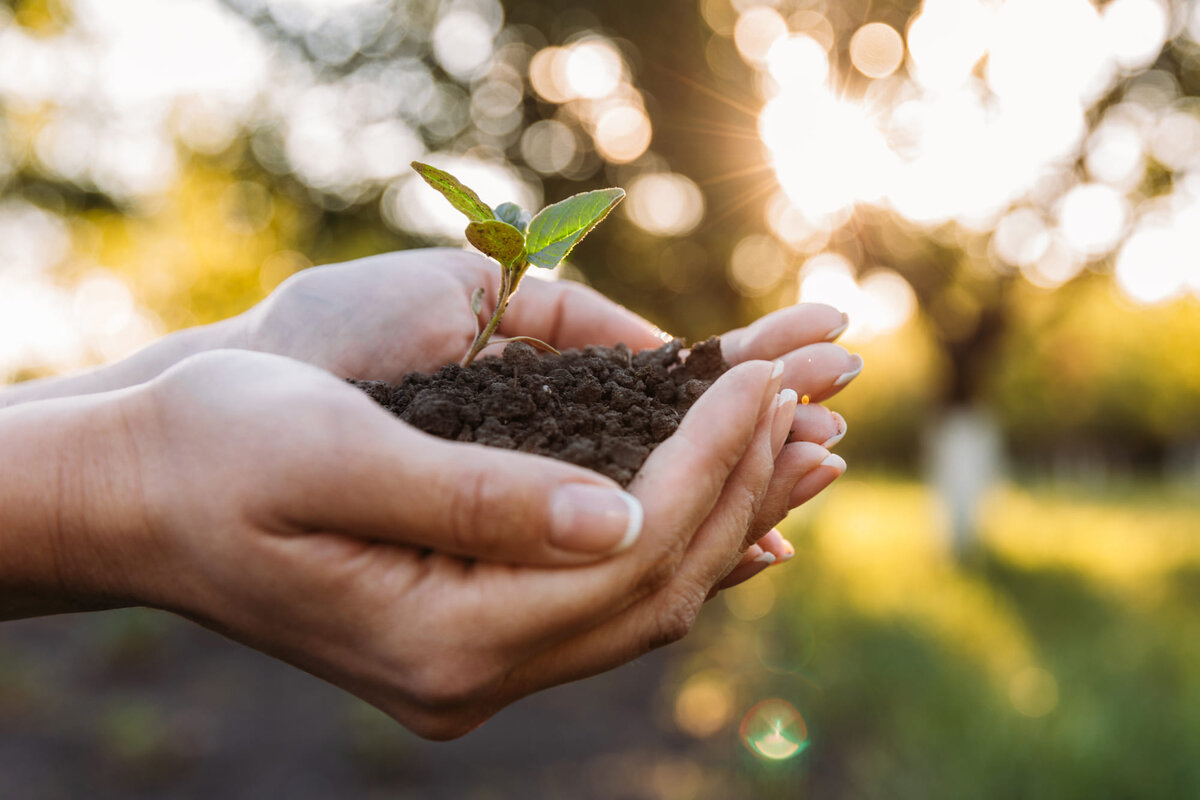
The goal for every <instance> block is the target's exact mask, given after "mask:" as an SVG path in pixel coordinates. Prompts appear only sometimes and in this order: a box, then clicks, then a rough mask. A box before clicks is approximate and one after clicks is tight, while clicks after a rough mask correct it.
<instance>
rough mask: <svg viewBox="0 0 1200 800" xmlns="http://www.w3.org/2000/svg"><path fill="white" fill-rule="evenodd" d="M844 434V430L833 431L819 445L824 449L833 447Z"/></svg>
mask: <svg viewBox="0 0 1200 800" xmlns="http://www.w3.org/2000/svg"><path fill="white" fill-rule="evenodd" d="M845 435H846V432H845V431H842V432H841V433H835V434H834V435H833V436H830V437H829V438H828V439H826V440H825V441H823V442H821V447H824V448H825V449H826V450H828V449H829V448H831V447H833V446H834V445H835V444H837V443H838V442H840V441H841V440H842V438H843V437H844V436H845Z"/></svg>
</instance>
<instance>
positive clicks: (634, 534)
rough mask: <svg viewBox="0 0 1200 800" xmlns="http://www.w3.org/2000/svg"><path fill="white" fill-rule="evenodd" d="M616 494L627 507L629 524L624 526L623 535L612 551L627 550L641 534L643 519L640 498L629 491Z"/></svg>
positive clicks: (643, 513) (643, 514)
mask: <svg viewBox="0 0 1200 800" xmlns="http://www.w3.org/2000/svg"><path fill="white" fill-rule="evenodd" d="M618 496H619V497H620V498H621V499H622V500H624V501H625V505H626V507H628V509H629V524H628V525H626V526H625V535H624V536H622V537H621V541H620V542H618V543H617V546H616V547H614V548H613V549H612V551H611V552H613V553H619V552H621V551H622V550H628V549H629V548H630V547H632V546H633V543H634V542H636V541H637V540H638V537H639V536H641V535H642V522H643V521H644V519H645V512H644V511H642V503H641V501H640V500H638V499H637V498H636V497H634V496H633V495H631V494H630V493H629V492H618Z"/></svg>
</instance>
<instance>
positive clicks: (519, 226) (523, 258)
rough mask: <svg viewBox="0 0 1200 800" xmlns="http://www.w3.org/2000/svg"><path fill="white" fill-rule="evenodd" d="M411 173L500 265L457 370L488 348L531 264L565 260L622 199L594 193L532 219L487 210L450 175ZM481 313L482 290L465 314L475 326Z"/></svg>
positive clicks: (618, 193) (509, 208)
mask: <svg viewBox="0 0 1200 800" xmlns="http://www.w3.org/2000/svg"><path fill="white" fill-rule="evenodd" d="M412 168H413V169H414V170H416V171H417V174H418V175H420V176H421V177H422V178H424V179H425V182H426V183H428V184H429V185H430V186H432V187H433V188H435V189H437V190H438V191H439V192H441V193H442V195H444V196H445V198H446V199H447V200H449V201H450V204H451V205H452V206H454V207H455V208H457V209H458V210H459V211H461V212H462V213H463V214H464V215H465V216H466V217H467V219H469V220H470V222H469V223H468V224H467V241H469V242H470V243H471V244H472V245H474V246H475V249H477V250H479V251H480V252H481V253H483V254H484V255H486V256H489V257H491V258H493V259H494V260H496V261H497V262H499V264H500V290H499V292H498V293H497V296H496V310H495V311H494V312H493V313H492V318H491V319H490V320H488V324H487V325H486V326H485V327H484V328H483V330H481V331H478V333H477V334H476V336H475V341H474V343H472V345H471V349H470V350H468V351H467V354H466V355H465V356H463V360H462V366H464V367H465V366H467V365H468V364H470V363H471V362H472V361H474V360H475V356H477V355H479V352H480V351H481V350H483V348H485V347H487V346H488V344H490V343H492V341H491V339H492V334H493V333H495V332H496V328H497V327H499V325H500V318H501V317H503V316H504V312H505V310H506V309H507V308H508V301H509V300H511V299H512V296H513V295H514V294H515V293H516V291H517V285H518V284H519V283H520V282H521V278H522V277H523V276H524V275H525V271H526V270H527V269H529V266H530V265H531V264H532V265H533V266H535V267H541V268H542V269H553V268H554V267H556V266H558V263H559V262H560V261H562V260H563V259H564V258H566V257H567V254H568V253H570V252H571V250H572V249H573V248H574V247H575V245H577V244H579V242H580V240H581V239H583V237H584V236H587V235H588V233H589V232H590V231H591V230H592V228H594V227H596V226H597V225H598V224H599V223H600V221H601V220H603V219H604V218H605V217H606V216H608V212H610V211H612V210H613V208H615V207H616V205H617V203H619V202H621V199H622V198H624V197H625V190H624V189H598V190H596V191H594V192H584V193H583V194H577V195H575V196H573V197H568V198H567V199H566V200H562V201H560V202H558V203H554V204H553V205H549V206H546V207H545V208H543V209H542V210H541V211H539V212H537V213H536V214H534V215H533V216H532V218H531V217H530V215H529V212H528V211H524V210H523V209H522V208H521V207H520V206H518V205H517V204H516V203H501V204H500V205H498V206H496V208H495V209H492V208H489V207H488V206H487V204H485V203H484V202H483V201H482V200H480V199H479V195H477V194H476V193H475V192H473V191H472V190H471V189H469V188H467V187H466V186H463V185H462V183H460V182H459V181H458V179H457V178H455V177H454V176H453V175H451V174H450V173H448V172H443V171H442V170H440V169H438V168H437V167H431V166H429V165H428V164H422V163H420V162H419V161H414V162H412ZM482 307H483V289H482V288H481V289H476V290H475V292H474V294H472V295H471V310H472V311H474V312H475V317H476V320H478V318H479V312H480V310H481V309H482ZM514 340H522V341H527V342H532V343H534V344H537V345H540V346H541V347H543V348H545V349H548V350H553V351H554V352H558V351H557V350H554V348H553V347H551V346H550V345H548V344H546V343H545V342H541V341H538V340H536V339H533V338H531V337H528V336H515V337H513V338H512V339H504V340H498V341H514Z"/></svg>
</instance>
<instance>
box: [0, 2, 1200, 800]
mask: <svg viewBox="0 0 1200 800" xmlns="http://www.w3.org/2000/svg"><path fill="white" fill-rule="evenodd" d="M417 158H419V159H423V160H429V161H432V162H433V163H435V164H437V165H439V166H442V167H444V168H447V169H449V170H451V171H452V172H454V173H456V174H457V175H459V176H460V177H461V178H462V179H463V180H464V181H465V182H466V183H468V184H469V185H471V186H473V187H475V188H477V189H478V190H479V192H480V194H481V195H482V196H483V198H484V199H485V200H486V201H488V202H489V203H491V204H493V205H495V204H498V203H500V202H503V201H507V200H516V201H518V202H520V203H521V204H522V205H524V206H526V207H538V205H539V204H540V203H542V202H543V201H547V202H548V201H553V200H557V199H560V198H562V197H564V196H566V195H568V194H571V193H574V192H577V191H582V190H585V189H590V188H596V187H600V186H609V185H619V186H623V187H625V188H626V189H627V190H628V192H629V195H628V198H627V200H626V202H625V203H624V204H623V205H622V206H621V208H620V211H619V213H618V214H617V215H616V216H615V218H614V219H615V221H614V222H611V223H609V224H606V225H605V226H602V227H601V228H600V229H599V230H598V231H597V232H596V233H595V234H593V235H592V236H591V237H590V238H589V240H588V243H587V246H586V247H584V248H581V250H580V251H579V253H578V254H577V255H576V256H575V257H573V260H572V262H571V263H570V264H569V265H567V266H566V267H565V268H563V269H562V270H560V272H561V273H562V274H561V275H559V277H560V278H561V279H569V280H579V281H585V282H587V283H590V284H592V285H594V286H595V287H597V288H598V289H600V290H601V291H603V292H605V293H606V294H607V295H609V296H610V297H612V298H614V299H615V300H617V301H619V302H622V303H624V304H626V305H628V306H630V307H631V308H633V309H635V310H637V311H638V312H640V313H642V314H643V315H645V316H646V317H648V318H649V319H651V320H652V321H654V322H655V323H657V324H658V325H660V326H662V327H663V328H665V329H666V330H669V331H672V332H674V333H677V334H679V335H685V336H688V337H693V338H694V337H701V336H706V335H709V334H713V333H718V332H720V331H723V330H727V329H729V328H730V327H733V326H736V325H740V324H744V323H746V322H748V321H750V320H752V319H754V318H756V317H758V316H760V315H762V314H764V313H766V312H768V311H770V310H772V309H775V308H778V307H781V306H784V305H786V304H790V303H792V302H795V301H796V300H797V299H800V300H813V301H822V302H829V303H833V304H835V305H837V306H839V307H841V308H843V309H845V310H846V311H848V312H849V313H850V314H851V318H852V320H853V325H852V327H851V328H850V330H849V331H848V332H847V333H846V335H845V337H844V342H845V343H846V344H847V346H849V347H850V348H852V349H854V350H856V351H858V352H862V353H863V354H864V356H865V358H866V361H867V370H866V371H865V372H864V374H863V375H862V376H861V377H860V378H859V379H858V380H857V381H855V383H854V385H852V386H851V387H850V388H849V389H848V390H847V391H845V392H844V393H843V394H842V395H840V396H839V397H838V398H836V399H835V401H833V403H832V405H833V406H834V407H835V408H837V409H838V410H839V411H841V412H842V413H843V414H844V415H845V416H846V417H847V419H848V420H849V425H850V432H849V436H848V437H847V438H846V439H845V441H844V442H842V444H841V445H839V451H840V452H842V453H843V454H845V455H846V457H847V458H848V460H849V462H850V471H849V473H848V474H847V476H846V477H845V478H843V479H842V480H841V481H839V482H838V484H836V485H835V486H834V487H832V488H831V489H830V490H829V491H827V492H826V493H825V494H824V495H823V496H822V497H820V498H818V499H817V500H816V501H814V502H812V503H811V504H809V505H808V506H806V507H805V508H803V509H800V510H798V511H796V512H793V514H792V516H791V517H790V518H789V521H788V522H787V523H786V525H785V528H786V530H787V532H788V534H789V535H790V536H791V538H792V540H793V541H794V542H796V543H797V546H798V550H799V553H798V557H797V558H796V559H795V560H794V561H793V562H792V563H791V564H789V565H788V566H786V567H784V568H781V569H778V570H769V571H768V573H766V574H764V575H763V576H761V577H760V578H758V579H756V580H754V581H752V582H751V583H749V584H747V585H746V586H744V587H742V588H739V589H737V590H734V591H730V592H726V593H724V594H723V595H722V596H721V598H719V599H718V600H716V601H715V602H713V603H711V604H710V606H709V608H708V609H707V611H706V613H705V614H704V615H703V616H702V619H701V621H700V624H699V625H698V627H697V630H696V631H695V633H694V634H693V636H691V637H689V638H688V639H687V640H685V641H684V642H682V643H680V644H678V645H675V646H672V647H671V648H668V649H667V650H666V651H664V652H662V653H659V654H656V655H654V656H651V657H648V658H646V659H643V660H641V661H639V662H636V663H634V664H632V665H629V666H627V667H625V668H623V669H622V670H618V671H617V672H615V673H612V674H610V675H607V676H603V677H600V678H597V679H593V680H591V681H587V682H584V683H581V684H578V685H575V686H570V687H564V688H562V689H558V690H554V691H551V692H547V693H544V694H543V695H540V696H538V697H535V698H532V699H530V700H527V701H524V702H523V703H521V704H518V705H517V706H516V707H514V708H513V709H510V710H508V711H506V712H504V713H502V714H501V715H500V716H499V717H498V718H496V719H495V720H493V721H492V722H490V723H488V724H487V725H486V726H485V727H484V728H483V729H481V730H480V731H478V732H476V733H474V734H472V735H471V736H468V737H467V738H466V739H464V740H462V741H460V742H456V743H451V744H441V745H431V744H428V743H425V742H421V741H419V740H417V739H415V738H414V737H412V736H410V735H408V734H407V733H405V732H404V731H403V730H402V729H399V728H398V727H397V726H395V725H394V724H393V723H391V722H390V721H389V720H387V719H386V718H384V717H383V716H382V715H380V714H378V713H377V712H375V711H373V710H372V709H370V708H369V707H367V706H365V705H363V704H362V703H359V702H358V701H356V700H354V699H353V698H350V697H348V696H346V695H344V694H342V693H340V692H338V691H337V690H334V689H331V688H329V687H327V686H324V685H323V684H321V683H319V682H317V681H316V680H314V679H312V678H309V677H308V676H306V675H304V674H302V673H299V672H297V671H295V670H292V669H290V668H288V667H285V666H283V665H281V664H278V663H276V662H273V661H271V660H270V659H267V658H265V657H262V656H258V655H257V654H255V653H252V652H250V651H247V650H245V649H243V648H240V647H238V646H236V645H233V644H230V643H228V642H225V641H224V640H222V639H220V638H219V637H217V636H215V635H213V634H209V633H208V632H206V631H203V630H200V629H198V628H195V627H194V626H191V625H190V624H188V623H184V622H182V621H179V620H177V619H175V618H173V617H170V616H168V615H165V614H160V613H157V612H152V611H146V610H130V611H124V612H114V613H106V614H101V615H91V616H87V617H61V618H53V619H46V620H33V621H28V622H21V623H9V624H6V625H5V626H3V628H0V795H3V796H5V797H22V798H23V797H39V798H40V797H74V796H81V795H83V794H85V793H86V794H87V796H92V797H103V796H124V797H211V796H222V797H263V796H288V797H329V796H343V797H353V796H375V797H414V798H416V797H420V798H441V797H446V798H450V797H453V798H502V797H517V796H519V797H547V798H551V797H573V798H590V797H595V798H661V799H662V800H691V799H704V798H715V799H718V800H724V799H725V798H735V797H749V796H756V797H778V798H793V797H827V798H833V797H836V798H842V797H846V798H858V797H888V798H909V797H912V798H942V797H944V798H962V797H1005V798H1007V797H1023V798H1041V797H1045V798H1072V797H1080V798H1083V797H1087V798H1100V797H1114V798H1115V797H1120V798H1129V797H1155V798H1165V797H1181V798H1182V797H1189V798H1190V797H1196V796H1198V795H1200V759H1198V758H1197V757H1196V756H1197V742H1200V2H1195V1H1194V0H1108V1H1107V2H1089V0H925V1H924V2H914V1H913V0H903V1H898V2H888V1H886V0H876V1H874V2H872V1H871V0H843V1H842V2H833V1H832V0H831V1H828V2H827V1H826V0H659V1H658V2H654V3H648V2H644V0H638V1H635V0H574V1H573V2H567V1H566V0H541V1H538V0H512V2H506V3H501V2H498V0H441V1H440V2H439V1H438V0H410V1H409V2H402V1H400V0H224V2H219V1H218V0H170V1H169V2H168V1H165V0H17V1H16V2H14V1H13V0H8V2H4V3H0V382H5V381H8V382H12V381H19V380H22V379H26V378H30V377H36V376H41V375H47V374H54V373H58V372H62V371H66V370H71V369H75V368H78V367H82V366H86V365H89V364H94V363H98V362H103V361H106V360H111V359H116V358H120V357H122V356H124V355H126V354H128V353H130V352H132V351H133V350H136V349H137V348H138V347H140V346H142V345H143V344H145V343H146V342H148V341H150V340H152V339H153V338H155V337H156V336H158V335H161V334H162V333H164V332H166V331H169V330H173V329H177V328H180V327H185V326H189V325H195V324H201V323H205V322H209V321H212V320H216V319H220V318H223V317H226V316H229V315H231V314H235V313H238V312H240V311H242V310H244V309H246V308H248V307H249V306H251V305H252V304H254V303H255V302H257V301H258V300H260V299H262V298H263V297H264V296H266V294H268V293H269V292H270V291H271V290H272V289H273V288H274V287H275V286H276V285H277V284H278V283H279V282H281V281H282V280H284V279H285V278H286V277H287V276H288V275H290V274H292V273H294V272H296V271H298V270H301V269H305V268H307V267H309V266H311V265H313V264H322V263H329V262H333V261H339V260H345V259H350V258H355V257H359V256H365V255H370V254H374V253H379V252H384V251H388V250H393V249H398V248H408V247H415V246H423V245H427V244H431V243H437V244H461V243H462V241H463V239H462V234H461V230H460V227H461V221H460V220H458V219H456V217H455V215H454V212H453V211H452V210H451V209H449V207H448V206H445V204H444V201H442V200H441V199H440V198H438V197H437V196H436V194H435V193H433V192H430V191H427V190H425V189H424V188H423V187H422V185H421V184H420V183H419V181H418V180H416V179H415V178H414V176H412V175H411V174H410V173H409V170H408V163H409V161H411V160H413V159H417Z"/></svg>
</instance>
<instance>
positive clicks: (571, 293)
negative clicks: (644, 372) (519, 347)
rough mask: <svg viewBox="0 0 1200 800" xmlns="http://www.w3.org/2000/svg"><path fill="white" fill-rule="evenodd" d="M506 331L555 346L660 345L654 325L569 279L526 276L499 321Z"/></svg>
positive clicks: (507, 334)
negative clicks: (527, 277)
mask: <svg viewBox="0 0 1200 800" xmlns="http://www.w3.org/2000/svg"><path fill="white" fill-rule="evenodd" d="M500 332H501V334H502V335H505V336H518V335H519V336H532V337H534V338H535V339H541V340H542V341H544V342H546V343H548V344H552V345H554V346H555V347H557V348H558V349H560V350H566V349H568V348H572V347H584V346H586V345H589V344H595V345H607V346H612V345H616V344H617V343H624V344H625V345H627V346H628V347H629V348H630V349H631V350H642V349H644V348H647V347H659V346H661V345H662V343H663V342H662V339H660V338H659V337H658V336H656V335H655V333H654V326H652V325H651V324H650V323H649V322H646V321H645V320H644V319H642V318H641V317H639V316H638V315H637V314H634V313H633V312H632V311H630V310H629V309H627V308H625V307H623V306H620V305H617V304H616V303H614V302H612V301H611V300H609V299H608V298H606V297H605V296H604V295H602V294H600V293H599V292H597V291H595V290H593V289H591V288H589V287H587V286H584V285H582V284H579V283H574V282H572V281H562V280H560V281H545V280H538V279H532V280H525V281H523V282H522V283H521V286H520V290H519V291H518V292H517V294H516V295H515V296H514V297H513V300H512V303H511V305H510V306H509V308H508V311H507V312H505V315H504V319H503V321H502V322H501V323H500Z"/></svg>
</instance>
